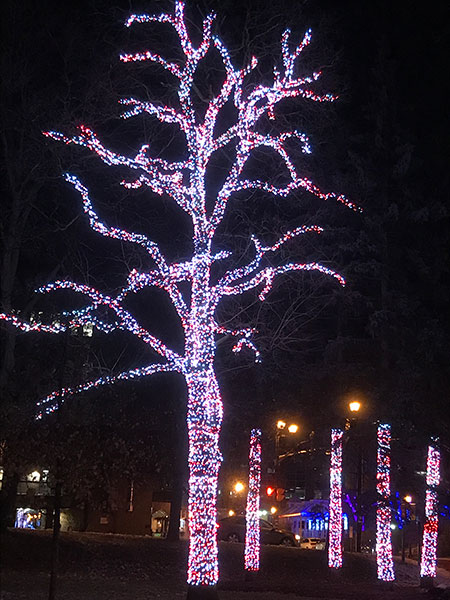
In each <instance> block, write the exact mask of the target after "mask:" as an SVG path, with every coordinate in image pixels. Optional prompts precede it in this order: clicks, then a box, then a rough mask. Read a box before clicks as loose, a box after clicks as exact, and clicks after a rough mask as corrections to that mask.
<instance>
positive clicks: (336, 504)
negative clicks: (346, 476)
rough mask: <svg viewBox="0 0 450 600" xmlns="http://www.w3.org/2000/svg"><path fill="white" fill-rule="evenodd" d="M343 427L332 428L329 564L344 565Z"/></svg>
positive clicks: (338, 567)
mask: <svg viewBox="0 0 450 600" xmlns="http://www.w3.org/2000/svg"><path fill="white" fill-rule="evenodd" d="M343 433H344V432H343V431H342V429H332V430H331V465H330V518H329V521H328V534H329V543H328V566H329V567H332V568H333V569H340V568H341V567H342V436H343Z"/></svg>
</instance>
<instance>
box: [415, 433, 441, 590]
mask: <svg viewBox="0 0 450 600" xmlns="http://www.w3.org/2000/svg"><path fill="white" fill-rule="evenodd" d="M436 441H437V440H433V442H434V443H433V445H430V446H428V455H427V490H426V496H425V523H424V525H423V542H422V557H421V561H420V577H421V578H422V581H427V580H429V578H434V577H436V549H437V537H438V525H439V510H438V508H439V506H438V497H437V486H438V485H439V480H440V472H439V467H440V462H441V453H440V451H439V448H438V447H437V445H436Z"/></svg>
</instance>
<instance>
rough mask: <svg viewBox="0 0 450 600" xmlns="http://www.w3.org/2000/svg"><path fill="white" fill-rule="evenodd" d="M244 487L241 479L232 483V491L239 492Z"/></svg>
mask: <svg viewBox="0 0 450 600" xmlns="http://www.w3.org/2000/svg"><path fill="white" fill-rule="evenodd" d="M244 487H245V486H244V484H243V483H242V482H241V481H238V482H237V483H235V484H234V491H235V492H236V493H237V494H239V493H240V492H243V491H244Z"/></svg>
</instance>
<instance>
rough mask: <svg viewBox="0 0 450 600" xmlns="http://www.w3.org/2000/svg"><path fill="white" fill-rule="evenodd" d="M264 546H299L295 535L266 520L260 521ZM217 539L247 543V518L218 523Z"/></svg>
mask: <svg viewBox="0 0 450 600" xmlns="http://www.w3.org/2000/svg"><path fill="white" fill-rule="evenodd" d="M259 523H260V528H261V543H262V544H281V545H282V546H298V542H297V540H296V538H295V535H294V534H293V533H292V532H291V531H287V530H285V529H277V528H276V527H274V526H273V525H272V524H271V523H269V522H268V521H264V519H260V520H259ZM217 525H218V529H217V537H218V539H219V540H223V541H225V542H245V527H246V524H245V517H237V516H236V517H227V518H226V519H221V520H220V521H219V522H218V524H217Z"/></svg>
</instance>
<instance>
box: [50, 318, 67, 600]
mask: <svg viewBox="0 0 450 600" xmlns="http://www.w3.org/2000/svg"><path fill="white" fill-rule="evenodd" d="M69 333H70V330H69V326H67V327H66V331H65V333H64V338H63V349H62V356H61V364H60V368H59V382H58V383H59V389H60V390H62V389H63V387H64V370H65V366H66V359H67V344H68V341H69ZM60 413H61V401H60V398H59V396H58V399H57V410H56V423H55V430H56V441H57V444H58V445H59V440H60V434H61V414H60ZM61 477H62V476H61V458H60V453H59V452H57V456H56V465H55V479H56V482H55V496H54V501H53V535H52V553H51V563H50V585H49V589H48V600H55V599H56V582H57V577H58V566H59V538H60V531H61V495H62V481H61Z"/></svg>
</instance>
